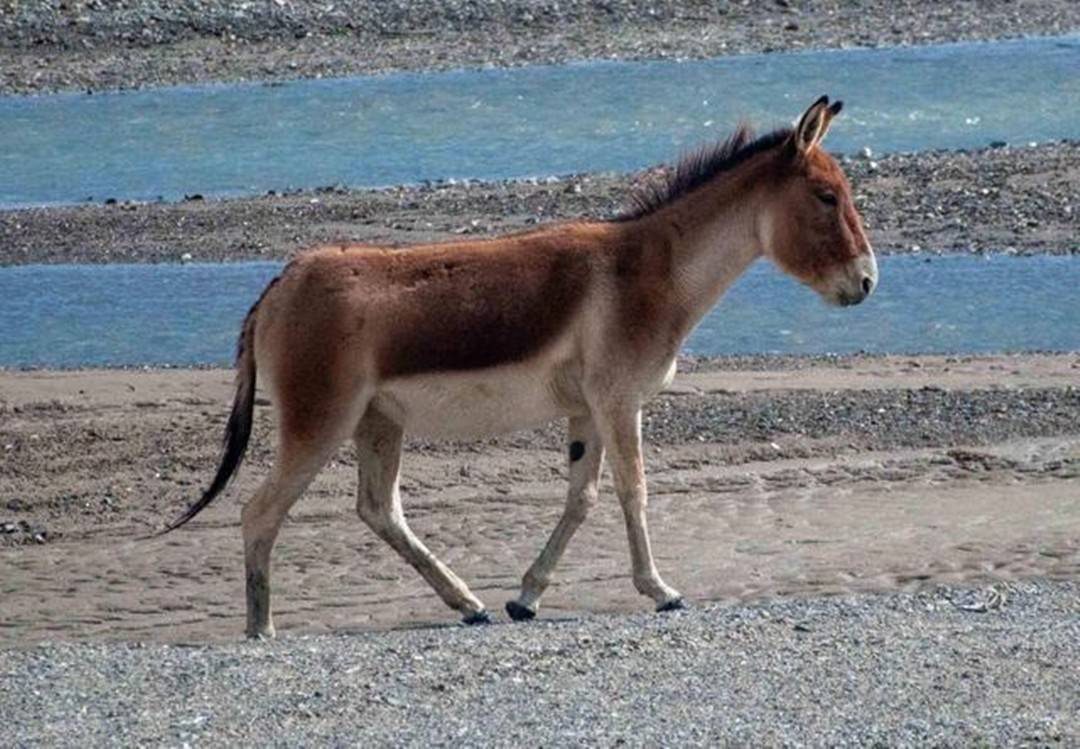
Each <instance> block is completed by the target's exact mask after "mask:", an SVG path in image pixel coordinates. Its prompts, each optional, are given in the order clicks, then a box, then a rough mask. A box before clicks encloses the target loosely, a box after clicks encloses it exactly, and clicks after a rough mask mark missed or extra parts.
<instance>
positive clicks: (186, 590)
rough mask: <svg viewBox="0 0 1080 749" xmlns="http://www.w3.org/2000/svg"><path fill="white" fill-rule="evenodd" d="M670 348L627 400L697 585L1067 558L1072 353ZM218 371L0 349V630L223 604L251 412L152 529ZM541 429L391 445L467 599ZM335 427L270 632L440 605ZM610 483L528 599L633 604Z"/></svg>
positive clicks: (514, 501)
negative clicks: (231, 457) (718, 352)
mask: <svg viewBox="0 0 1080 749" xmlns="http://www.w3.org/2000/svg"><path fill="white" fill-rule="evenodd" d="M790 361H791V362H793V363H794V366H787V365H786V364H784V363H783V361H781V362H780V363H779V364H778V363H777V362H775V361H774V362H772V363H763V364H762V365H761V366H760V367H756V368H752V367H746V366H744V365H745V362H739V361H735V362H734V363H733V365H732V366H728V362H727V361H726V360H709V361H706V362H696V365H695V366H694V367H692V369H694V370H695V371H693V372H691V373H690V374H687V375H680V377H679V378H678V379H677V380H676V382H675V384H674V385H673V387H672V388H671V390H670V391H669V392H667V393H665V394H663V395H662V396H661V397H660V398H658V399H657V401H656V402H655V403H654V404H653V405H652V406H651V407H650V409H649V411H648V417H647V419H646V437H647V442H648V448H647V460H648V470H649V478H650V486H651V492H652V493H651V504H650V510H649V512H650V523H651V527H652V532H653V538H654V546H655V549H656V551H657V556H658V564H659V565H660V568H661V570H662V571H663V572H664V573H665V575H666V577H667V578H668V579H669V580H670V582H671V583H672V584H673V585H676V586H677V587H679V588H681V590H682V591H683V592H684V594H686V595H687V597H688V598H689V599H691V600H692V601H697V602H705V601H714V602H724V603H731V602H736V601H751V600H757V599H760V598H767V597H772V596H778V595H779V596H789V595H797V596H807V595H822V594H836V593H843V592H854V591H878V590H915V589H921V588H925V587H927V586H934V585H937V584H940V583H972V582H976V583H977V582H982V581H987V580H1002V579H1005V580H1017V579H1024V578H1031V577H1034V578H1055V579H1075V578H1076V575H1077V574H1078V573H1080V504H1078V503H1077V502H1076V501H1075V499H1076V497H1078V496H1080V392H1078V391H1077V389H1076V385H1077V383H1078V382H1080V358H1078V356H1077V355H1076V354H1067V355H1045V356H1037V355H1027V356H1011V357H882V358H877V357H873V358H871V357H849V358H847V359H844V360H841V361H839V362H827V361H821V362H817V363H814V362H809V363H808V362H807V361H805V360H790ZM230 379H231V373H229V372H227V371H222V370H202V371H198V370H173V371H169V370H165V371H86V372H24V373H12V372H9V373H4V374H0V451H2V452H0V528H3V529H5V532H4V533H3V534H0V544H2V545H3V548H0V568H3V575H2V576H0V579H2V583H0V594H2V598H3V601H4V603H3V607H2V614H0V646H4V647H23V646H26V645H29V644H31V643H34V642H37V641H41V640H50V639H57V638H59V639H78V640H81V639H110V640H116V639H121V640H158V641H170V642H176V641H206V640H229V639H234V638H236V637H237V636H238V635H239V633H240V632H241V630H242V624H243V622H242V613H243V610H242V595H243V589H242V559H241V555H240V545H239V526H238V517H239V506H240V503H241V502H242V501H244V500H245V499H246V497H247V496H249V495H250V493H251V491H253V489H254V487H255V486H256V485H257V483H258V481H259V480H260V478H261V477H262V476H264V475H265V474H266V472H267V468H268V466H269V460H270V438H269V429H270V414H269V409H268V408H267V407H266V406H261V407H260V408H259V409H258V412H257V413H258V417H257V429H256V433H255V436H254V438H253V441H252V446H251V450H250V452H249V461H248V462H247V463H246V464H245V468H244V469H243V470H242V471H241V474H240V476H239V478H238V480H237V481H236V483H235V484H234V486H233V488H232V489H231V490H230V491H229V492H228V493H227V495H226V496H225V497H224V498H222V499H220V500H219V501H218V502H217V503H216V504H215V505H213V506H212V507H211V508H210V509H208V510H207V511H206V512H205V513H204V514H203V515H201V516H200V518H199V520H198V521H196V522H194V523H192V525H191V526H190V527H189V528H188V529H186V530H184V531H182V532H178V533H175V534H172V535H170V536H167V537H165V538H162V539H157V540H150V541H141V540H137V537H138V536H142V535H144V534H145V533H146V532H148V531H150V530H153V529H155V528H158V527H160V526H161V525H162V524H163V523H164V522H166V520H168V519H169V518H171V517H172V516H174V515H175V514H176V513H178V512H179V511H180V510H181V509H182V508H183V507H185V506H186V505H187V503H189V502H191V501H192V500H193V499H194V498H195V497H196V496H197V494H198V492H199V490H200V489H201V487H202V486H203V485H204V483H205V482H206V481H207V480H208V478H209V476H210V474H211V472H212V470H213V468H214V466H215V461H216V457H217V456H216V450H217V444H218V440H219V438H220V434H221V429H222V425H223V421H224V418H225V415H226V409H227V404H228V400H229V398H230V392H229V391H230ZM564 462H565V458H564V453H563V447H562V437H561V430H560V428H557V427H553V428H547V429H542V430H535V431H532V432H523V433H516V434H514V435H509V436H505V437H500V438H494V439H490V440H486V441H483V442H481V443H468V444H442V443H424V442H412V443H410V446H409V450H408V454H407V457H406V462H405V468H404V482H403V490H404V495H405V498H406V511H407V513H408V516H409V518H410V521H411V522H412V524H413V527H414V529H415V530H416V532H417V533H418V535H419V536H420V537H421V538H423V539H424V540H425V542H427V543H429V544H430V545H431V546H432V548H433V549H434V550H436V553H438V554H439V555H440V556H441V557H442V558H443V559H444V561H446V562H447V563H448V564H450V565H451V566H452V567H453V568H454V569H455V571H457V572H458V573H459V574H461V575H462V576H463V577H464V579H466V580H467V581H468V582H469V583H470V585H472V586H473V589H474V591H475V592H476V593H477V595H479V596H480V597H481V599H482V600H484V601H485V603H486V604H487V605H488V606H489V608H491V609H492V611H494V612H498V613H500V614H501V607H502V605H503V603H504V602H505V601H506V600H508V599H509V598H511V597H512V596H513V595H514V592H515V588H516V586H517V584H518V581H519V579H520V575H521V574H522V573H523V572H524V570H525V568H526V567H527V566H528V564H529V563H530V562H531V560H532V557H533V556H534V555H535V554H536V553H537V552H538V551H539V548H540V546H541V545H542V543H543V542H544V540H545V539H546V536H547V533H548V532H549V531H550V529H551V528H552V527H553V526H554V523H555V520H556V519H557V517H558V513H559V511H560V507H561V502H562V495H563V492H564V491H565V465H564ZM354 492H355V464H354V461H353V459H352V456H351V454H350V451H349V449H347V448H343V449H342V451H341V452H340V453H339V455H338V456H337V458H336V459H335V460H334V461H333V462H332V464H331V465H330V466H328V467H327V468H326V469H325V470H324V471H323V473H322V474H321V475H320V477H319V478H318V479H317V481H316V482H315V484H314V485H313V486H312V488H311V489H310V490H309V491H308V493H307V495H305V498H304V499H302V500H301V502H300V503H299V504H298V505H297V507H296V508H295V509H294V511H293V513H292V516H291V519H290V521H289V522H288V523H287V525H286V527H285V529H284V530H283V534H282V537H281V540H280V542H279V544H278V546H277V548H276V549H275V555H276V557H275V560H276V561H275V564H276V567H275V582H274V585H275V591H276V594H277V598H276V603H277V611H278V628H279V632H281V633H283V634H293V635H295V634H301V633H312V632H321V631H351V630H357V629H372V628H376V629H382V628H388V627H390V628H395V627H413V626H419V625H426V624H433V623H438V624H443V623H450V622H454V621H456V615H454V614H453V613H452V612H450V611H449V610H447V609H445V608H444V607H443V605H442V604H441V603H440V602H439V601H438V599H437V598H436V597H435V595H434V594H433V593H432V592H431V591H430V590H429V589H428V588H427V586H426V585H425V584H424V583H423V582H422V581H421V580H420V579H419V577H418V576H417V575H416V574H415V573H414V572H413V571H412V570H411V568H408V567H407V566H406V565H405V564H404V563H403V562H401V561H400V560H399V559H398V558H397V557H396V555H395V554H394V553H393V552H392V551H391V550H389V549H388V548H387V547H386V546H385V545H384V544H383V543H382V542H381V541H379V540H378V539H376V538H375V536H374V535H373V534H372V533H371V532H370V531H369V530H368V529H367V528H366V527H364V526H363V525H362V524H361V523H360V521H359V520H358V519H357V518H356V516H355V514H354V513H353V511H352V504H353V502H352V499H351V498H352V496H353V494H354ZM647 608H648V607H647V605H646V602H645V601H644V600H643V599H642V598H641V597H639V596H638V595H637V594H636V593H635V592H634V590H633V586H632V585H631V583H630V580H629V576H628V553H627V549H626V540H625V537H624V531H623V528H622V520H621V517H620V515H619V513H618V510H617V503H616V502H615V500H614V496H613V495H612V493H611V489H610V485H609V482H608V481H607V480H605V485H604V494H603V500H602V501H601V503H600V505H599V507H598V509H597V511H596V512H595V513H594V515H593V516H592V517H590V518H589V520H588V521H587V523H586V524H585V526H583V528H582V530H581V531H580V532H579V535H578V536H577V537H576V538H575V539H574V541H573V543H572V544H571V547H570V550H569V552H568V554H567V557H566V559H565V561H564V563H563V564H562V565H561V566H560V567H559V570H558V574H557V582H556V584H555V585H554V586H553V587H552V589H551V590H550V592H549V594H548V595H547V597H546V598H545V601H544V606H543V608H542V612H541V615H542V616H543V617H556V618H558V617H566V616H579V615H581V614H583V613H586V612H631V611H641V610H644V609H647Z"/></svg>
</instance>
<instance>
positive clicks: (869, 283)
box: [862, 276, 874, 294]
mask: <svg viewBox="0 0 1080 749" xmlns="http://www.w3.org/2000/svg"><path fill="white" fill-rule="evenodd" d="M873 288H874V279H872V278H870V276H863V279H862V290H863V293H864V294H869V293H870V292H871V291H872V290H873Z"/></svg>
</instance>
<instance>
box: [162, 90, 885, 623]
mask: <svg viewBox="0 0 1080 749" xmlns="http://www.w3.org/2000/svg"><path fill="white" fill-rule="evenodd" d="M840 106H841V105H840V102H836V103H835V104H832V105H830V104H829V100H828V98H827V97H822V98H821V99H819V100H818V101H817V102H815V103H814V104H813V106H811V107H810V108H809V109H808V110H807V111H806V112H805V114H803V116H802V118H801V119H800V120H799V123H798V125H797V126H796V127H795V128H794V129H790V128H785V129H782V130H778V131H776V132H773V133H771V134H769V135H765V136H763V137H760V138H757V139H754V138H753V136H752V134H751V133H750V131H749V130H748V129H747V128H741V129H739V130H738V131H737V132H736V133H735V134H734V135H733V136H732V137H731V138H729V139H728V140H727V141H726V142H724V143H722V144H720V145H718V146H715V147H713V148H711V149H705V150H702V151H700V152H698V153H696V154H694V155H692V156H689V157H687V158H685V159H683V160H682V161H681V162H680V163H679V164H678V165H677V167H676V168H675V170H674V171H673V172H672V173H670V175H669V176H667V177H666V178H665V179H664V180H663V181H661V182H654V183H653V184H651V185H650V186H649V187H648V188H647V189H645V190H642V191H641V192H639V194H638V195H637V196H636V207H635V209H634V210H633V211H631V212H630V213H628V214H626V215H624V216H621V217H619V218H617V219H616V220H614V221H606V222H595V223H569V224H562V225H556V226H551V227H547V228H543V229H539V230H537V231H532V232H527V233H522V234H514V235H510V236H505V237H499V238H496V239H490V240H482V241H472V240H470V241H461V242H450V243H446V244H436V245H424V246H418V247H410V248H408V249H400V250H395V249H387V248H379V247H366V246H338V247H327V248H321V249H317V250H315V251H313V252H310V253H306V254H304V255H302V256H300V257H298V258H297V259H296V260H294V261H293V262H291V263H289V265H288V266H287V267H286V268H285V270H284V271H283V272H282V273H281V275H280V276H279V277H278V278H276V279H275V280H274V281H273V282H271V284H270V285H269V287H267V289H266V291H264V292H263V295H262V297H261V298H260V299H259V301H258V302H256V304H255V306H254V307H253V308H252V309H251V312H249V313H248V316H247V319H246V320H245V321H244V325H243V330H242V332H241V335H240V342H239V353H238V357H237V368H238V373H237V381H236V399H235V401H234V403H233V408H232V414H231V416H230V417H229V422H228V426H227V428H226V433H225V454H224V457H223V458H222V462H221V466H220V467H219V468H218V472H217V475H216V476H215V478H214V480H213V483H212V484H211V486H210V488H209V489H208V490H207V491H206V493H205V494H204V495H203V496H202V498H201V499H199V501H198V502H196V503H195V504H194V505H192V507H191V508H190V509H189V510H188V511H187V512H186V513H185V514H184V515H182V516H181V517H180V518H178V519H177V520H176V521H175V522H173V523H172V525H170V526H169V528H168V529H167V530H172V529H174V528H177V527H179V526H181V525H183V524H184V523H186V522H187V521H188V520H190V519H191V518H193V517H195V515H196V514H198V513H199V511H200V510H202V509H203V508H204V507H206V505H207V504H209V503H210V501H211V500H212V499H213V498H214V497H215V496H217V495H218V494H219V493H220V492H221V490H222V489H223V488H224V487H225V484H226V483H227V482H228V481H229V479H230V477H231V476H232V474H233V473H234V472H235V471H236V469H237V467H238V466H239V464H240V461H241V459H242V457H243V453H244V450H245V448H246V446H247V442H248V437H249V435H250V432H251V420H252V409H253V404H254V393H255V379H256V371H258V376H259V378H260V379H262V381H263V384H264V387H265V389H266V391H267V393H268V394H269V396H270V398H271V400H272V402H273V404H274V408H275V413H276V418H277V430H278V443H277V453H276V457H275V460H274V467H273V470H272V472H271V474H270V476H269V477H268V478H267V479H266V480H265V481H264V482H263V484H262V486H260V487H259V489H258V491H257V492H256V493H255V496H254V497H252V499H251V501H249V502H248V503H247V505H246V506H245V507H244V510H243V536H244V558H245V565H246V571H247V634H248V635H249V636H251V637H265V636H272V635H273V634H274V627H273V624H272V623H271V616H270V550H271V548H272V547H273V545H274V540H275V538H276V537H277V535H278V531H279V529H280V528H281V524H282V521H283V520H284V518H285V515H286V513H288V511H289V508H290V507H292V505H293V503H294V502H296V500H297V499H298V498H299V497H300V495H301V493H302V492H303V491H304V489H305V487H307V485H308V483H309V482H310V481H311V480H312V478H313V477H314V476H315V474H316V473H318V471H319V470H320V469H321V468H322V467H323V465H324V464H325V463H326V462H327V460H328V459H329V458H330V457H331V456H332V455H333V453H334V452H335V451H336V450H337V448H338V447H339V446H340V444H341V443H342V441H344V440H345V439H347V438H349V437H352V439H353V440H354V441H355V443H356V450H357V454H358V459H359V465H360V477H359V479H360V486H359V493H358V496H357V502H356V509H357V512H358V513H359V515H360V517H361V518H362V519H363V520H364V522H366V523H367V524H368V525H369V526H371V528H372V530H374V531H375V533H376V534H378V535H379V537H380V538H382V539H383V540H385V541H386V542H387V543H388V544H390V545H391V546H392V547H393V548H394V549H396V550H397V552H398V553H399V554H401V556H403V557H404V558H405V560H406V561H408V562H409V564H411V565H412V566H413V567H415V568H416V570H417V571H418V572H419V573H420V574H421V575H423V577H424V579H426V580H427V581H428V583H430V584H431V586H432V587H433V588H434V589H435V591H436V592H437V593H438V594H439V596H440V597H441V598H442V599H443V600H444V601H445V602H446V603H447V605H449V606H451V607H452V608H454V609H456V610H457V611H460V612H461V613H462V615H463V616H464V620H465V622H467V623H470V624H472V623H483V622H489V621H490V620H491V619H490V616H489V615H488V613H487V611H486V609H485V608H484V604H482V603H481V602H480V601H479V599H477V598H476V596H474V595H473V594H472V592H471V591H470V590H469V588H468V587H467V586H466V585H465V583H464V582H462V581H461V579H459V578H458V577H457V576H456V575H455V574H454V573H453V572H451V571H450V569H449V568H447V567H446V565H444V564H443V563H442V562H440V561H439V560H438V559H436V558H435V556H434V555H433V554H432V553H431V552H430V551H428V549H427V548H426V547H425V546H424V544H423V543H421V542H420V540H419V539H417V538H416V536H415V535H413V533H412V531H411V530H410V529H409V526H408V525H407V524H406V522H405V516H404V514H403V513H402V508H401V496H400V493H399V490H398V478H399V473H400V467H401V445H402V437H403V435H404V434H405V433H406V432H412V433H414V434H418V435H429V436H455V437H461V436H479V435H487V434H491V433H494V432H502V431H508V430H513V429H520V428H523V427H528V426H533V425H537V424H542V423H544V422H547V421H550V420H552V419H555V418H558V417H563V416H565V417H568V418H569V441H570V445H569V473H570V489H569V493H568V495H567V499H566V508H565V510H564V512H563V515H562V517H561V518H560V519H559V522H558V525H556V527H555V530H554V531H553V532H552V534H551V537H550V538H549V539H548V542H547V545H546V546H545V547H544V550H543V551H542V552H541V553H540V556H539V557H538V558H537V560H536V561H535V562H534V563H533V565H532V566H531V567H530V568H529V570H528V572H526V573H525V577H524V580H523V583H522V588H521V594H520V595H519V596H518V598H517V600H515V601H511V602H509V603H508V604H507V605H506V609H507V612H508V613H509V614H510V616H511V617H512V618H514V619H517V620H522V619H531V618H532V617H533V616H535V615H536V611H537V607H538V605H539V602H540V597H541V595H543V593H544V590H545V589H546V588H547V586H548V583H549V582H550V580H551V574H552V570H553V568H554V567H555V565H556V563H557V562H558V561H559V557H561V556H562V554H563V550H564V549H565V548H566V545H567V543H568V542H569V540H570V537H571V536H572V535H573V534H574V531H575V530H576V529H577V528H578V526H579V525H580V524H581V522H582V521H583V520H584V519H585V515H586V513H587V512H588V510H589V507H590V505H592V504H593V503H594V502H595V501H596V498H597V492H598V488H599V482H600V472H601V468H602V465H603V461H604V455H605V453H606V454H607V456H608V459H609V460H610V462H611V468H612V473H613V476H614V483H615V491H616V493H617V494H618V497H619V502H620V504H621V505H622V510H623V513H624V515H625V520H626V531H627V534H628V536H629V540H630V558H631V561H632V566H633V580H634V586H635V587H636V588H637V590H638V591H640V592H641V593H643V594H644V595H646V596H648V597H649V598H651V599H652V600H653V601H654V602H655V603H656V607H657V609H658V610H661V611H664V610H670V609H676V608H680V607H682V605H683V604H682V599H681V597H680V596H679V593H678V591H676V590H675V589H674V588H672V587H671V586H669V585H667V584H665V583H664V581H663V580H662V579H660V574H659V573H658V572H657V569H656V565H655V564H654V562H653V555H652V551H651V550H650V547H649V534H648V529H647V526H646V521H645V505H646V493H645V470H644V464H643V461H642V455H641V408H642V404H643V403H644V402H645V401H646V400H647V399H648V398H650V397H651V396H653V395H654V394H656V393H657V392H658V391H659V390H660V389H661V388H663V387H664V386H665V385H666V384H667V383H669V382H671V379H672V377H673V376H674V373H675V357H676V354H677V353H678V351H679V347H680V345H681V344H682V342H683V340H684V339H685V338H686V336H687V335H688V334H689V333H690V331H691V329H692V328H693V327H694V325H695V324H697V322H698V321H699V320H700V319H701V318H702V316H704V315H705V313H706V312H708V311H709V309H710V308H711V307H712V306H713V305H714V304H715V303H716V302H717V300H718V299H719V298H720V295H721V294H723V292H724V290H725V289H727V288H728V286H730V285H731V283H732V282H734V281H735V279H736V278H738V276H739V275H740V274H741V273H742V272H743V271H744V270H746V268H747V267H748V266H749V265H750V264H751V263H752V262H753V261H754V260H755V259H756V258H758V257H760V256H762V255H764V256H765V257H768V258H770V259H771V260H772V261H773V262H775V263H776V264H777V265H778V266H779V267H780V268H782V269H783V270H785V271H786V272H788V273H790V274H791V275H793V276H794V277H796V278H797V279H799V280H800V281H802V282H804V283H806V284H807V285H809V286H811V287H812V288H814V289H815V290H817V291H818V292H819V293H820V294H821V295H822V296H823V297H824V298H825V299H826V300H828V301H829V302H832V303H835V304H841V305H848V304H857V303H858V302H861V301H862V300H863V299H865V298H866V297H867V295H869V294H870V292H871V290H872V289H873V288H874V285H875V284H876V282H877V267H876V264H875V262H874V255H873V252H872V251H871V249H870V244H869V242H868V241H867V239H866V235H865V234H864V233H863V229H862V224H861V221H860V218H859V214H858V213H857V212H856V210H855V205H854V203H853V201H852V197H851V191H850V188H849V186H848V183H847V180H846V179H845V177H844V175H843V173H842V172H841V170H840V168H839V166H838V165H837V163H836V161H834V160H833V159H832V157H830V156H829V155H828V154H827V153H826V152H825V151H824V150H823V149H822V148H821V147H820V143H821V140H822V138H823V137H824V136H825V132H826V131H827V130H828V128H829V123H830V121H831V120H832V118H833V117H834V116H835V115H836V114H837V113H838V112H839V111H840Z"/></svg>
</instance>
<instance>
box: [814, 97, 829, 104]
mask: <svg viewBox="0 0 1080 749" xmlns="http://www.w3.org/2000/svg"><path fill="white" fill-rule="evenodd" d="M828 103H829V97H828V96H822V97H821V98H820V99H818V100H817V101H815V102H814V106H815V107H816V106H818V105H821V104H828Z"/></svg>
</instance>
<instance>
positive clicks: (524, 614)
mask: <svg viewBox="0 0 1080 749" xmlns="http://www.w3.org/2000/svg"><path fill="white" fill-rule="evenodd" d="M506 613H507V614H509V615H510V618H511V619H513V620H514V621H515V622H527V621H529V620H530V619H535V618H536V612H535V611H533V610H532V609H530V608H527V607H525V606H522V605H521V604H520V603H518V602H517V601H507V602H506Z"/></svg>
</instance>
